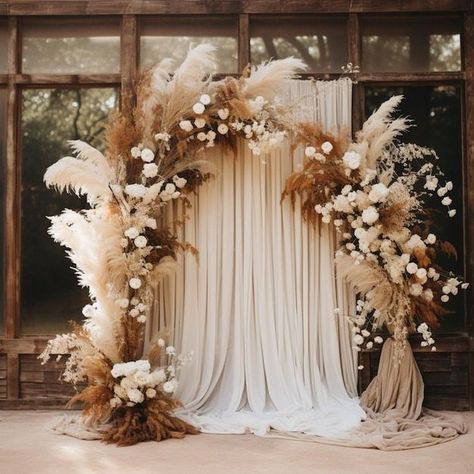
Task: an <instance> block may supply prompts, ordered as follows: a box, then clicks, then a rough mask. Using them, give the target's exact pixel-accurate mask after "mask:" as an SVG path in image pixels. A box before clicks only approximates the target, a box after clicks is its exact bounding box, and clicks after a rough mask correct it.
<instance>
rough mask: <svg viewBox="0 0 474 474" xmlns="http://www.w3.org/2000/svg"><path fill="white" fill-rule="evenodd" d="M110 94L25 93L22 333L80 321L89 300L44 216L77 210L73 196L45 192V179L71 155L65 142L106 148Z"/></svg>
mask: <svg viewBox="0 0 474 474" xmlns="http://www.w3.org/2000/svg"><path fill="white" fill-rule="evenodd" d="M116 101H117V93H116V91H115V90H114V89H111V88H91V89H26V90H24V91H23V93H22V116H21V139H22V141H21V152H22V161H21V167H22V173H21V174H22V193H21V199H22V216H21V252H22V259H21V330H22V333H23V334H54V333H56V332H58V331H64V330H65V329H67V321H69V320H71V319H75V320H79V319H81V317H82V315H81V309H82V306H83V305H84V304H85V303H86V302H87V294H86V293H85V291H83V290H81V289H79V288H78V286H77V281H76V276H75V275H74V273H73V271H72V270H71V269H70V266H71V263H70V262H69V260H68V259H67V258H66V257H65V253H64V249H63V248H60V247H59V245H58V244H56V243H54V242H53V241H52V239H51V237H50V236H49V235H48V234H47V229H48V226H49V221H48V219H47V218H46V216H51V215H55V214H58V213H59V212H60V211H61V210H62V209H64V208H69V209H78V208H81V207H83V206H84V202H83V201H82V200H81V199H79V198H78V197H76V196H74V195H68V194H59V193H55V192H54V191H52V190H48V189H46V187H45V185H44V183H43V174H44V172H45V170H46V168H47V167H48V166H49V165H51V164H52V163H54V162H55V161H57V160H58V159H59V158H60V157H62V156H65V155H68V154H70V153H71V152H70V149H69V147H68V145H67V140H71V139H81V140H84V141H87V142H89V143H91V144H92V145H94V146H97V147H99V149H100V148H103V138H104V126H105V123H104V120H105V119H106V117H107V115H108V114H109V112H110V111H111V110H113V109H114V108H116V106H117V104H116Z"/></svg>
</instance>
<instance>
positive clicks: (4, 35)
mask: <svg viewBox="0 0 474 474" xmlns="http://www.w3.org/2000/svg"><path fill="white" fill-rule="evenodd" d="M7 69H8V30H7V23H6V22H5V21H0V74H6V73H7V72H8V71H7Z"/></svg>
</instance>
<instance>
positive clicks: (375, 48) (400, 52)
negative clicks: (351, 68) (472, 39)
mask: <svg viewBox="0 0 474 474" xmlns="http://www.w3.org/2000/svg"><path fill="white" fill-rule="evenodd" d="M461 28H462V26H461V23H460V22H459V21H457V20H454V21H453V20H450V19H446V18H441V17H435V18H432V19H426V18H425V19H421V20H420V19H418V18H416V17H414V18H413V17H407V18H404V19H401V20H396V19H395V20H394V19H393V18H386V19H381V18H378V19H367V20H366V21H364V22H362V70H363V71H370V72H378V71H381V72H401V71H404V72H424V71H459V70H461Z"/></svg>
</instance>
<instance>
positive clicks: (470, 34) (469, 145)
mask: <svg viewBox="0 0 474 474" xmlns="http://www.w3.org/2000/svg"><path fill="white" fill-rule="evenodd" d="M473 45H474V13H472V12H470V13H466V14H465V15H464V35H463V50H464V68H465V74H466V80H465V137H466V140H465V153H466V156H465V166H464V170H465V180H464V185H465V187H466V191H465V202H466V213H465V215H464V217H465V219H464V221H465V223H466V231H465V232H466V246H465V247H466V252H465V255H466V263H465V265H466V275H467V277H468V278H472V275H473V274H474V50H473ZM471 285H472V281H471ZM473 311H474V294H473V289H472V287H471V288H470V289H469V293H468V304H467V315H468V318H469V319H468V321H467V330H468V332H469V336H470V342H471V344H470V354H469V397H470V405H471V407H470V408H471V410H473V409H474V313H473Z"/></svg>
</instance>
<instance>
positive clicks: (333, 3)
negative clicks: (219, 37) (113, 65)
mask: <svg viewBox="0 0 474 474" xmlns="http://www.w3.org/2000/svg"><path fill="white" fill-rule="evenodd" d="M472 8H473V2H472V0H411V1H409V2H408V1H400V0H399V1H395V0H218V1H197V0H179V1H177V0H91V1H78V0H69V1H67V2H65V1H64V0H47V1H41V2H39V1H25V0H10V1H5V2H1V3H0V14H3V15H114V14H115V15H119V14H147V15H150V14H161V15H176V14H197V15H199V14H238V13H258V14H268V13H279V14H281V13H316V12H317V13H349V12H354V13H364V12H370V13H373V12H394V13H399V12H419V11H468V10H471V9H472Z"/></svg>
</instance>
